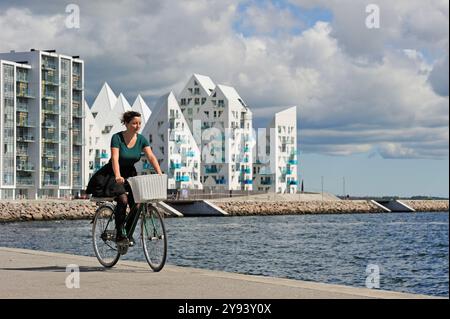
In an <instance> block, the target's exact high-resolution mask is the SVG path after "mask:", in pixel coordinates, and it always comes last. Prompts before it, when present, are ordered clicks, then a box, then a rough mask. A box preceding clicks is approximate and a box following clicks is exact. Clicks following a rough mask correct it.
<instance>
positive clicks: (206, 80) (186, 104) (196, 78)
mask: <svg viewBox="0 0 450 319" xmlns="http://www.w3.org/2000/svg"><path fill="white" fill-rule="evenodd" d="M215 87H216V85H215V84H214V82H213V81H212V80H211V78H210V77H208V76H205V75H200V74H194V75H192V76H191V78H190V79H189V81H188V82H187V84H186V85H185V87H184V88H183V90H182V91H181V93H180V95H179V96H178V102H179V104H180V108H181V111H182V112H183V115H184V118H185V119H186V121H187V123H188V125H189V129H190V130H191V132H194V129H193V122H194V120H200V117H201V115H200V107H201V106H202V105H204V104H205V103H206V101H207V99H208V97H209V96H210V95H211V93H212V92H213V91H214V88H215ZM198 124H199V126H201V124H200V121H199V123H198ZM194 138H195V139H196V142H197V144H200V138H201V137H200V136H198V137H196V136H195V134H194Z"/></svg>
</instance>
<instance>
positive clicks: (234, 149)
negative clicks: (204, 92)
mask: <svg viewBox="0 0 450 319" xmlns="http://www.w3.org/2000/svg"><path fill="white" fill-rule="evenodd" d="M199 114H200V116H199V118H200V120H201V129H202V133H201V136H202V141H201V148H202V182H203V186H204V188H207V189H211V190H252V183H253V180H252V163H253V157H252V151H253V150H252V149H253V143H254V141H253V137H252V112H251V111H250V109H249V108H248V106H247V105H246V104H245V103H244V101H243V99H242V98H241V97H240V96H239V94H238V93H237V92H236V90H235V89H234V88H232V87H230V86H225V85H217V86H216V87H215V88H214V90H213V91H212V92H211V95H210V96H209V97H208V99H207V100H206V102H205V104H203V105H202V106H201V107H200V113H199ZM194 127H195V125H194Z"/></svg>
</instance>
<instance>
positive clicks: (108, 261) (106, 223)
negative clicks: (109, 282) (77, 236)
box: [92, 206, 120, 268]
mask: <svg viewBox="0 0 450 319" xmlns="http://www.w3.org/2000/svg"><path fill="white" fill-rule="evenodd" d="M92 240H93V245H94V252H95V256H97V259H98V261H99V262H100V264H102V265H103V266H105V267H107V268H110V267H113V266H114V265H115V264H116V263H117V262H118V261H119V258H120V254H119V251H118V249H117V245H116V223H115V220H114V212H113V210H112V208H111V207H109V206H101V207H99V208H98V209H97V212H96V213H95V216H94V222H93V225H92Z"/></svg>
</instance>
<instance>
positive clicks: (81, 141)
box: [72, 135, 86, 146]
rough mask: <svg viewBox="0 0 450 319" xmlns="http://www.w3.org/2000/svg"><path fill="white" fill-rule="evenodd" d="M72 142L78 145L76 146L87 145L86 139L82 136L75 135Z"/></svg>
mask: <svg viewBox="0 0 450 319" xmlns="http://www.w3.org/2000/svg"><path fill="white" fill-rule="evenodd" d="M72 142H73V145H76V146H83V145H86V143H85V142H84V139H83V138H81V136H76V135H74V136H73V139H72Z"/></svg>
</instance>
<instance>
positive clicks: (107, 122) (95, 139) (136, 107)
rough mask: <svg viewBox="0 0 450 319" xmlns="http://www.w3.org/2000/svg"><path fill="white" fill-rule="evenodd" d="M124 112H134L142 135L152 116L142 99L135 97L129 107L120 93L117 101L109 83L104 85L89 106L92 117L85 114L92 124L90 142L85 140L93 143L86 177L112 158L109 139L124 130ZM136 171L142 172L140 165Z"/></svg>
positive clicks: (90, 147) (90, 148) (139, 96)
mask: <svg viewBox="0 0 450 319" xmlns="http://www.w3.org/2000/svg"><path fill="white" fill-rule="evenodd" d="M127 111H136V112H139V113H140V114H141V115H142V126H141V132H142V130H143V128H144V126H145V123H146V122H147V121H148V120H149V118H150V116H151V111H150V108H149V107H148V105H147V103H145V101H144V99H143V98H142V96H141V95H138V96H137V98H136V100H135V101H134V103H133V106H130V104H129V103H128V101H127V99H126V98H125V96H124V95H123V94H122V93H121V94H119V96H118V97H117V96H116V95H115V94H114V92H113V90H112V89H111V87H110V86H109V85H108V83H106V82H105V83H104V84H103V86H102V88H101V90H100V92H99V93H98V95H97V97H96V98H95V100H94V103H93V104H92V107H91V109H90V112H91V114H88V117H87V119H88V120H89V121H90V123H92V124H90V125H89V127H91V129H92V131H91V132H88V134H94V135H93V136H92V138H91V139H88V141H89V142H92V144H90V146H89V151H88V152H89V154H90V155H89V159H88V162H87V164H88V166H87V167H89V173H88V174H89V175H88V176H92V174H93V173H95V172H96V171H97V170H98V169H100V168H101V167H102V166H103V165H104V164H105V163H106V162H108V160H109V158H110V157H111V147H110V144H111V137H112V136H113V134H115V133H117V132H120V131H124V130H125V126H124V124H122V123H121V119H122V115H123V113H125V112H127ZM94 115H95V116H94ZM94 124H95V125H94ZM99 132H100V135H99ZM136 168H137V169H138V171H141V170H142V165H139V164H136ZM88 181H89V180H88ZM88 181H87V182H88Z"/></svg>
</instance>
